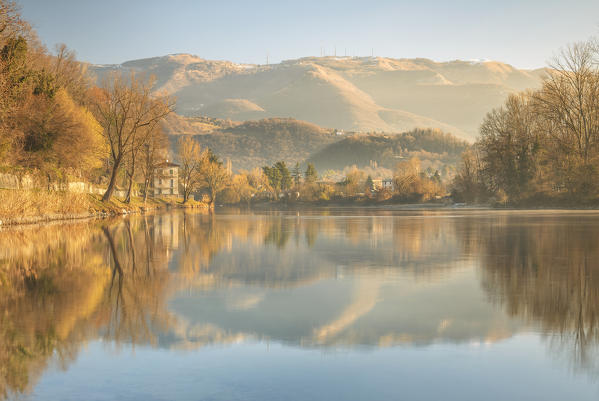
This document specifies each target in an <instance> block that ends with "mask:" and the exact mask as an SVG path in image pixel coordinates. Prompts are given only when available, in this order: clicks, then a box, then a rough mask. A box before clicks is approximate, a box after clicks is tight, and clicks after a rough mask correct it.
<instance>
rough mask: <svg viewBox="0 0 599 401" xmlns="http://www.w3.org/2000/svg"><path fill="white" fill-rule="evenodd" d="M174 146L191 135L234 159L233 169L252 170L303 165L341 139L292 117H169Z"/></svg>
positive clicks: (168, 131) (208, 146)
mask: <svg viewBox="0 0 599 401" xmlns="http://www.w3.org/2000/svg"><path fill="white" fill-rule="evenodd" d="M164 128H165V130H166V132H167V133H168V134H169V136H170V138H171V143H172V145H173V147H174V146H175V145H176V141H177V139H178V137H179V136H181V135H191V136H193V138H194V139H195V140H196V141H198V142H199V143H200V144H201V145H202V147H204V148H210V149H212V150H213V151H214V152H215V153H216V154H217V155H218V156H219V157H221V158H223V159H227V158H228V159H230V160H231V161H232V162H233V168H234V169H235V170H239V169H251V168H253V167H261V166H264V165H270V164H273V163H275V162H276V161H279V160H284V161H286V162H287V163H289V164H294V163H296V162H303V161H304V160H305V159H306V158H307V157H308V156H310V154H312V153H314V152H316V151H318V150H320V149H322V148H324V147H325V146H327V145H329V144H331V143H333V142H334V141H336V140H338V137H337V136H336V135H335V133H334V132H333V131H332V130H326V129H323V128H320V127H319V126H317V125H314V124H311V123H307V122H304V121H298V120H295V119H292V118H268V119H262V120H257V121H246V122H243V123H238V122H232V121H226V120H218V119H209V118H192V117H181V116H177V115H171V116H169V118H168V120H167V122H166V123H165V124H164Z"/></svg>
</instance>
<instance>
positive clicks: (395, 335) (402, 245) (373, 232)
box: [171, 213, 517, 346]
mask: <svg viewBox="0 0 599 401" xmlns="http://www.w3.org/2000/svg"><path fill="white" fill-rule="evenodd" d="M233 226H234V227H236V229H235V230H232V227H233ZM199 227H203V229H204V230H206V232H210V233H211V235H212V236H213V238H224V237H226V234H225V233H229V234H231V233H233V232H234V234H232V236H231V238H230V239H228V240H227V241H225V242H226V243H227V244H228V245H227V247H226V248H225V247H224V245H223V248H221V250H220V251H219V252H216V253H213V254H212V255H213V256H212V257H211V258H210V259H209V261H208V263H207V264H206V265H205V266H204V267H202V269H201V271H199V274H198V275H195V276H189V279H190V280H191V286H192V287H194V288H195V290H194V291H193V292H192V293H189V292H187V290H186V292H185V295H182V296H177V297H175V298H174V299H173V301H172V307H173V309H174V310H175V311H176V313H177V315H178V316H180V320H182V321H184V322H185V324H184V326H182V327H180V328H179V330H178V339H175V338H171V340H172V341H173V346H176V344H186V345H185V346H190V344H192V343H193V342H194V341H196V340H194V338H197V336H195V335H193V334H189V335H188V334H186V333H188V332H189V333H193V332H194V331H196V330H199V331H201V332H202V333H206V330H204V329H205V328H206V327H210V328H211V332H213V333H216V334H215V335H218V336H219V337H226V338H229V339H231V338H258V339H261V338H269V339H272V340H275V341H277V340H278V341H284V342H287V343H290V344H303V345H319V346H336V345H342V346H354V345H368V346H379V345H392V344H397V343H401V342H410V343H413V344H428V343H431V342H434V341H439V340H441V341H452V342H465V341H472V340H476V341H493V340H495V339H499V338H503V337H505V336H509V335H511V333H513V331H514V330H515V329H516V327H517V325H516V324H515V323H511V322H510V321H509V320H506V319H505V318H504V317H503V315H502V314H501V313H498V312H497V311H496V310H494V309H493V308H492V307H489V305H488V304H487V303H486V302H484V297H483V294H482V293H481V292H480V290H479V286H478V285H477V279H476V277H474V276H473V275H472V274H469V275H463V273H462V274H458V275H457V279H456V280H453V281H452V283H451V285H449V283H448V280H452V279H451V277H452V273H458V272H460V271H462V272H463V271H465V270H464V265H466V266H470V265H471V264H472V259H470V260H467V259H464V258H463V257H462V256H461V253H460V252H459V239H458V238H456V228H455V227H456V226H455V220H454V219H452V218H448V217H447V216H443V215H439V214H435V213H432V214H429V215H426V216H421V217H418V218H415V217H414V216H405V217H393V216H353V217H352V216H350V217H343V218H338V217H334V216H331V217H329V218H321V217H318V216H305V217H297V216H295V215H288V214H278V215H272V216H268V217H264V216H249V217H248V216H246V217H244V216H218V215H217V216H216V217H215V218H213V219H211V221H210V223H209V224H204V225H202V226H199ZM244 227H245V228H244ZM200 231H201V229H200ZM195 235H196V236H197V234H195ZM256 237H258V238H259V237H262V238H263V242H262V243H259V242H257V241H256ZM211 243H213V242H211V241H201V242H198V243H196V244H194V243H193V241H192V242H191V244H190V246H191V247H193V246H194V245H195V246H196V247H198V248H201V247H202V246H203V244H211ZM199 253H202V252H199ZM466 271H470V270H466ZM206 277H210V279H209V280H208V279H206ZM195 280H199V282H198V284H197V285H195V284H193V283H194V282H195ZM216 328H218V329H216ZM200 339H201V340H197V341H200V342H203V341H206V342H207V343H210V342H212V341H207V339H206V336H205V335H204V336H201V337H200ZM197 345H200V344H199V343H197Z"/></svg>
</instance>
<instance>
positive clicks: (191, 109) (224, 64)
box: [91, 54, 545, 139]
mask: <svg viewBox="0 0 599 401" xmlns="http://www.w3.org/2000/svg"><path fill="white" fill-rule="evenodd" d="M91 70H92V71H94V72H95V73H96V74H97V75H98V76H99V77H102V76H103V75H105V74H107V73H109V72H110V71H116V70H119V71H128V70H132V71H136V72H140V73H145V74H153V75H155V76H156V77H157V82H156V86H155V90H156V91H165V92H167V93H169V94H171V95H174V96H175V97H176V98H177V112H178V113H179V114H182V115H184V116H199V115H208V116H211V117H218V118H222V119H232V120H246V119H260V118H269V117H293V118H296V119H300V120H305V121H309V122H312V123H314V124H317V125H319V126H321V127H327V128H336V129H345V130H348V131H362V132H366V131H379V132H381V131H384V132H403V131H408V130H411V129H414V128H439V129H442V130H443V131H445V132H450V133H453V134H455V135H457V136H461V137H464V138H471V139H473V138H474V137H475V136H476V131H477V129H478V126H479V124H480V123H481V121H482V118H483V117H484V115H485V113H487V112H488V111H489V110H490V109H492V108H493V107H497V106H499V105H500V104H501V103H502V102H503V101H504V100H505V98H506V96H507V95H508V94H509V93H512V92H515V91H520V90H523V89H527V88H534V87H538V86H539V84H540V80H541V76H542V75H543V74H544V72H545V70H544V69H539V70H519V69H516V68H514V67H512V66H510V65H507V64H503V63H500V62H468V61H451V62H443V63H437V62H434V61H431V60H427V59H399V60H398V59H391V58H381V57H306V58H301V59H297V60H289V61H284V62H282V63H279V64H273V65H250V64H236V63H232V62H229V61H211V60H204V59H202V58H199V57H197V56H192V55H189V54H176V55H169V56H164V57H155V58H149V59H142V60H133V61H128V62H125V63H123V64H120V65H94V66H92V67H91Z"/></svg>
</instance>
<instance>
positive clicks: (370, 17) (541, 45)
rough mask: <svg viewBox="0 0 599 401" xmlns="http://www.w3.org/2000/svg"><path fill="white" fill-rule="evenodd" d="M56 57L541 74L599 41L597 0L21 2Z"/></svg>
mask: <svg viewBox="0 0 599 401" xmlns="http://www.w3.org/2000/svg"><path fill="white" fill-rule="evenodd" d="M18 3H19V4H21V6H22V12H23V15H24V16H25V18H26V19H28V20H29V21H30V22H31V23H32V24H33V26H34V28H35V29H36V30H37V31H38V33H39V35H40V37H41V39H42V41H43V42H44V43H45V44H46V45H47V46H48V47H49V48H53V47H54V45H55V44H56V43H66V44H67V45H68V46H69V47H71V48H72V49H74V50H75V51H76V52H77V54H78V58H79V59H81V60H84V61H89V62H92V63H120V62H123V61H126V60H131V59H136V58H143V57H152V56H161V55H165V54H169V53H192V54H196V55H198V56H200V57H203V58H206V59H220V60H231V61H236V62H247V63H260V64H262V63H265V62H266V55H267V54H268V55H269V60H270V62H278V61H280V60H285V59H291V58H298V57H302V56H314V55H316V56H317V55H319V54H320V52H321V48H324V49H325V51H326V54H327V55H332V54H333V53H334V48H335V47H336V49H337V55H341V56H342V55H345V54H347V55H351V56H353V55H360V56H367V55H370V54H371V51H372V49H374V54H375V55H377V56H387V57H396V58H401V57H426V58H431V59H433V60H440V61H442V60H454V59H491V60H499V61H504V62H507V63H510V64H513V65H515V66H517V67H522V68H533V67H541V66H543V65H545V63H546V61H547V60H548V59H550V58H551V57H552V55H553V54H554V53H555V52H556V51H557V50H558V49H559V48H560V47H562V46H564V45H566V44H567V43H569V42H573V41H578V40H583V39H586V38H588V37H590V36H592V35H597V34H599V0H570V1H564V0H494V1H490V0H462V1H459V0H453V1H452V0H428V1H427V0H419V1H399V0H396V1H383V0H381V1H377V0H369V1H366V0H361V1H353V0H333V1H326V0H320V1H318V0H294V1H287V0H273V1H266V0H254V1H250V0H247V1H227V0H211V1H201V0H196V1H193V0H162V1H159V0H18Z"/></svg>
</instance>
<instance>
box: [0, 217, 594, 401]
mask: <svg viewBox="0 0 599 401" xmlns="http://www.w3.org/2000/svg"><path fill="white" fill-rule="evenodd" d="M598 345H599V213H595V212H548V211H537V212H520V211H512V212H501V211H439V212H434V211H412V212H409V211H373V210H351V209H345V210H341V209H340V210H324V211H301V212H265V213H258V212H253V213H252V212H236V211H225V210H222V211H218V212H217V213H216V214H215V215H205V214H199V213H193V212H183V211H175V212H172V213H165V214H157V215H146V216H130V217H126V218H119V219H114V220H95V221H88V222H77V223H68V224H48V225H43V226H23V227H15V228H4V229H2V230H0V399H9V400H12V399H25V400H29V399H31V400H76V401H80V400H144V401H147V400H150V401H151V400H261V401H263V400H368V401H370V400H460V401H464V400H477V401H478V400H501V401H505V400H544V401H547V400H578V401H582V400H593V401H596V400H597V399H599V350H598Z"/></svg>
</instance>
